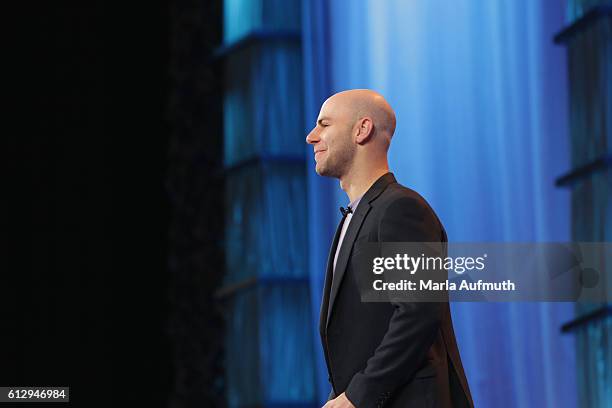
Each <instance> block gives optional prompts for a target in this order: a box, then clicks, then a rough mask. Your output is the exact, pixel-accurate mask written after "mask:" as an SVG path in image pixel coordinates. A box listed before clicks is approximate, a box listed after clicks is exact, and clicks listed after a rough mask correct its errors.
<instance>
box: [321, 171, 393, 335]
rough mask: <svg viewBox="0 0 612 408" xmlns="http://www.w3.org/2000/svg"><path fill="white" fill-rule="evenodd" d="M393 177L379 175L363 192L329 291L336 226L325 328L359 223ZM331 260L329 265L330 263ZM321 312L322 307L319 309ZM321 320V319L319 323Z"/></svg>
mask: <svg viewBox="0 0 612 408" xmlns="http://www.w3.org/2000/svg"><path fill="white" fill-rule="evenodd" d="M395 181H396V180H395V177H394V176H393V173H387V174H385V175H383V176H381V177H380V178H379V179H378V180H376V182H375V183H374V184H373V185H372V186H371V187H370V189H369V190H368V191H367V192H366V193H365V194H364V196H363V198H362V199H361V201H360V202H359V205H358V206H357V210H356V211H355V213H354V214H353V217H352V218H351V223H350V224H349V226H348V229H347V230H346V233H345V235H344V239H343V241H342V246H341V247H340V253H339V254H338V260H337V261H336V271H335V272H334V273H333V281H332V282H330V284H331V293H330V292H329V291H328V288H327V281H328V278H329V277H330V275H332V269H333V262H334V256H335V248H336V246H337V243H338V238H339V237H338V235H339V231H340V230H341V227H342V224H341V225H340V226H339V227H338V231H336V235H337V237H335V238H334V245H332V249H331V251H330V253H329V257H328V260H327V276H326V279H325V294H327V293H330V295H329V301H328V305H326V306H327V317H326V322H325V328H327V325H329V319H330V317H331V313H332V310H333V307H334V301H335V300H336V296H337V295H338V291H339V290H340V284H341V283H342V278H343V277H344V273H345V271H346V267H347V265H348V261H349V255H350V253H351V249H352V248H353V244H354V242H355V238H357V234H358V233H359V230H360V229H361V225H362V224H363V221H364V220H365V218H366V216H367V215H368V213H369V212H370V209H371V208H372V206H371V205H370V203H371V202H372V201H374V200H375V199H376V198H377V197H378V196H379V195H380V194H381V193H382V192H383V191H384V190H385V188H387V186H388V185H389V184H391V183H394V182H395ZM330 261H331V265H330ZM321 312H323V309H322V310H321ZM322 318H323V314H322V315H321V319H322ZM322 323H323V322H322V321H321V324H322Z"/></svg>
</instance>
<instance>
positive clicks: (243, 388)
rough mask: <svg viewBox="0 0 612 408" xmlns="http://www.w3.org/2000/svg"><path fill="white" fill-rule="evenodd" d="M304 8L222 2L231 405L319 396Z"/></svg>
mask: <svg viewBox="0 0 612 408" xmlns="http://www.w3.org/2000/svg"><path fill="white" fill-rule="evenodd" d="M300 14H301V9H300V2H299V0H257V1H250V0H249V1H245V0H225V1H224V16H225V31H224V44H223V45H224V48H222V50H223V53H221V54H223V58H224V60H223V63H224V67H225V78H224V79H225V98H224V141H225V144H224V163H225V167H226V168H225V180H226V196H225V202H226V205H225V208H226V236H225V249H226V267H227V274H226V277H225V286H224V288H222V290H221V291H220V294H219V296H220V298H221V304H222V305H223V307H224V312H225V316H226V346H227V347H226V353H225V354H226V357H227V361H226V365H225V369H226V380H227V387H226V388H227V401H228V406H229V407H255V406H257V407H313V406H314V402H315V382H314V380H315V368H314V364H315V358H314V352H313V351H314V348H313V343H312V336H311V330H310V326H309V324H308V323H309V322H310V320H311V318H312V310H311V301H310V292H309V287H310V286H309V281H308V258H307V251H306V245H305V243H306V241H307V223H308V221H309V212H308V211H307V209H306V202H307V196H306V177H305V166H304V135H303V95H302V92H303V87H302V77H303V75H302V62H301V58H302V53H301V47H300V41H299V34H300V31H299V30H300V25H301V17H300ZM202 137H206V135H202Z"/></svg>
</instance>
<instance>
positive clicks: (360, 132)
mask: <svg viewBox="0 0 612 408" xmlns="http://www.w3.org/2000/svg"><path fill="white" fill-rule="evenodd" d="M373 134H374V122H373V121H372V118H370V117H367V116H366V117H363V118H361V119H359V120H358V121H357V129H356V135H355V141H356V142H357V143H358V144H364V143H365V142H367V141H368V140H370V138H371V137H372V135H373Z"/></svg>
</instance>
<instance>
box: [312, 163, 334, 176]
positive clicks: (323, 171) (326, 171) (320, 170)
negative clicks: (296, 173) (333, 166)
mask: <svg viewBox="0 0 612 408" xmlns="http://www.w3.org/2000/svg"><path fill="white" fill-rule="evenodd" d="M315 171H316V172H317V174H318V175H319V176H322V177H332V178H338V176H336V175H335V174H333V172H331V171H329V169H326V168H324V167H319V166H317V167H315Z"/></svg>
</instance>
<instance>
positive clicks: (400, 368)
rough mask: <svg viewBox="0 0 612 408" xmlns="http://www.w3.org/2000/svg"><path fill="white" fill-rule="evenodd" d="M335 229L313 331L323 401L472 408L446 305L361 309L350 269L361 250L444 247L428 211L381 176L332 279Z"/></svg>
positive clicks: (364, 406) (365, 406) (365, 407)
mask: <svg viewBox="0 0 612 408" xmlns="http://www.w3.org/2000/svg"><path fill="white" fill-rule="evenodd" d="M340 229H341V226H338V230H337V231H336V235H335V237H334V241H333V244H332V247H331V250H330V252H329V258H328V261H327V273H326V278H325V289H324V293H323V301H322V304H321V318H320V327H319V329H320V333H321V340H322V343H323V350H324V354H325V360H326V363H327V368H328V371H329V380H330V383H331V385H332V392H331V394H330V399H331V398H334V397H336V396H337V395H340V394H341V393H342V392H346V396H347V397H348V399H349V400H350V401H351V402H352V403H353V404H354V405H355V406H356V407H357V408H370V407H392V408H396V407H444V408H446V407H473V405H474V404H473V402H472V397H471V395H470V390H469V388H468V383H467V380H466V377H465V373H464V371H463V366H462V365H461V358H460V356H459V350H458V348H457V344H456V341H455V334H454V331H453V326H452V321H451V314H450V309H449V305H448V303H447V302H438V303H425V302H401V303H397V302H393V303H392V302H388V303H368V302H362V301H361V298H360V291H359V287H358V285H357V280H356V277H355V270H354V269H355V268H354V265H352V264H351V257H352V253H353V252H354V251H358V250H359V246H360V244H361V245H363V243H364V242H446V240H447V238H446V232H445V231H444V228H443V226H442V224H441V222H440V220H439V219H438V217H437V216H436V214H435V213H434V211H433V210H432V209H431V207H430V206H429V205H428V204H427V202H426V201H425V200H424V199H423V198H422V197H421V196H420V195H419V194H418V193H416V192H414V191H413V190H411V189H409V188H406V187H403V186H402V185H400V184H398V183H397V181H396V180H395V177H394V176H393V174H392V173H387V174H385V175H384V176H382V177H381V178H379V179H378V180H377V181H376V182H375V183H374V184H373V185H372V187H371V188H370V189H369V190H368V191H367V192H366V193H365V195H364V196H363V197H362V199H361V201H360V202H359V205H358V206H357V209H356V211H355V213H354V214H353V217H352V219H351V222H350V224H349V226H348V229H347V231H346V234H345V237H344V240H343V243H342V247H341V248H340V253H339V254H338V260H337V264H336V271H335V274H334V275H332V267H333V259H334V254H335V250H336V246H337V243H338V239H339V235H340ZM332 276H333V282H332Z"/></svg>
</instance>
